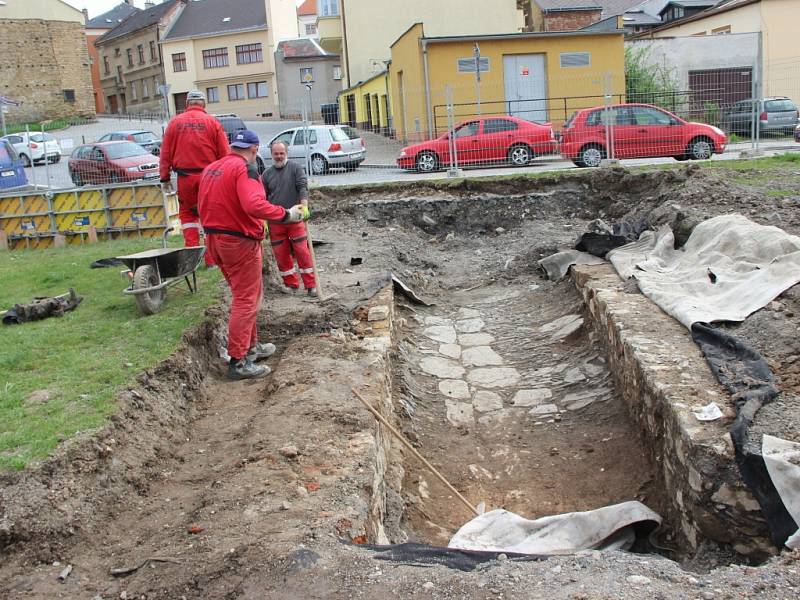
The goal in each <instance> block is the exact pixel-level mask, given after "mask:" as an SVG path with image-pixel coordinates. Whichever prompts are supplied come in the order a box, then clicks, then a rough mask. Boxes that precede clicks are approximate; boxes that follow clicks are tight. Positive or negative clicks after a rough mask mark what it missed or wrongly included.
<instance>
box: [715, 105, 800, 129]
mask: <svg viewBox="0 0 800 600" xmlns="http://www.w3.org/2000/svg"><path fill="white" fill-rule="evenodd" d="M754 112H756V113H758V130H759V131H761V132H763V133H774V132H779V133H786V134H791V133H792V132H793V131H794V129H795V127H797V125H798V121H800V119H798V115H799V113H798V112H797V106H796V105H795V103H794V102H792V101H791V100H790V99H789V98H787V97H786V96H770V97H768V98H762V99H761V100H753V99H750V100H742V101H741V102H737V103H736V104H734V105H732V106H731V107H730V108H728V109H727V110H726V111H725V112H723V113H722V126H723V127H724V128H725V129H726V130H727V131H729V132H731V133H741V134H744V135H751V130H752V129H753V113H754Z"/></svg>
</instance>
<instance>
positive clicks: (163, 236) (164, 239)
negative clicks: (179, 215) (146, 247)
mask: <svg viewBox="0 0 800 600" xmlns="http://www.w3.org/2000/svg"><path fill="white" fill-rule="evenodd" d="M174 229H175V228H174V227H166V228H165V229H164V233H162V234H161V246H162V247H164V248H166V247H167V235H169V232H170V231H173V230H174Z"/></svg>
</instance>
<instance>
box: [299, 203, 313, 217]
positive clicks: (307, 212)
mask: <svg viewBox="0 0 800 600" xmlns="http://www.w3.org/2000/svg"><path fill="white" fill-rule="evenodd" d="M300 214H302V215H303V221H308V220H309V219H310V218H311V209H310V208H308V205H307V204H301V205H300Z"/></svg>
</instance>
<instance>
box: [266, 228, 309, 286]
mask: <svg viewBox="0 0 800 600" xmlns="http://www.w3.org/2000/svg"><path fill="white" fill-rule="evenodd" d="M269 243H270V244H271V245H272V252H273V254H275V262H277V263H278V271H280V274H281V277H283V283H284V284H285V285H286V286H287V287H290V288H298V287H300V281H299V280H298V279H297V272H298V271H299V272H300V276H301V277H302V278H303V287H305V288H306V289H307V290H309V289H311V288H313V287H317V283H316V279H315V278H314V261H312V260H311V250H310V249H309V247H308V233H307V231H306V224H305V223H272V222H270V223H269ZM293 255H294V257H293ZM295 258H296V259H297V269H295V268H294V259H295Z"/></svg>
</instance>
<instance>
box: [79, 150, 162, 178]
mask: <svg viewBox="0 0 800 600" xmlns="http://www.w3.org/2000/svg"><path fill="white" fill-rule="evenodd" d="M67 166H68V168H69V176H70V177H71V178H72V183H74V184H75V185H77V186H81V185H84V184H87V183H88V184H93V185H102V184H105V183H122V182H125V181H136V180H137V179H158V159H157V158H156V157H155V156H153V155H152V154H150V153H149V152H148V151H147V150H145V149H144V148H142V147H141V146H140V145H139V144H136V143H134V142H127V141H126V142H97V143H96V144H86V145H85V146H78V147H77V148H75V150H74V151H73V152H72V155H71V156H70V157H69V162H68V163H67Z"/></svg>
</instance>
